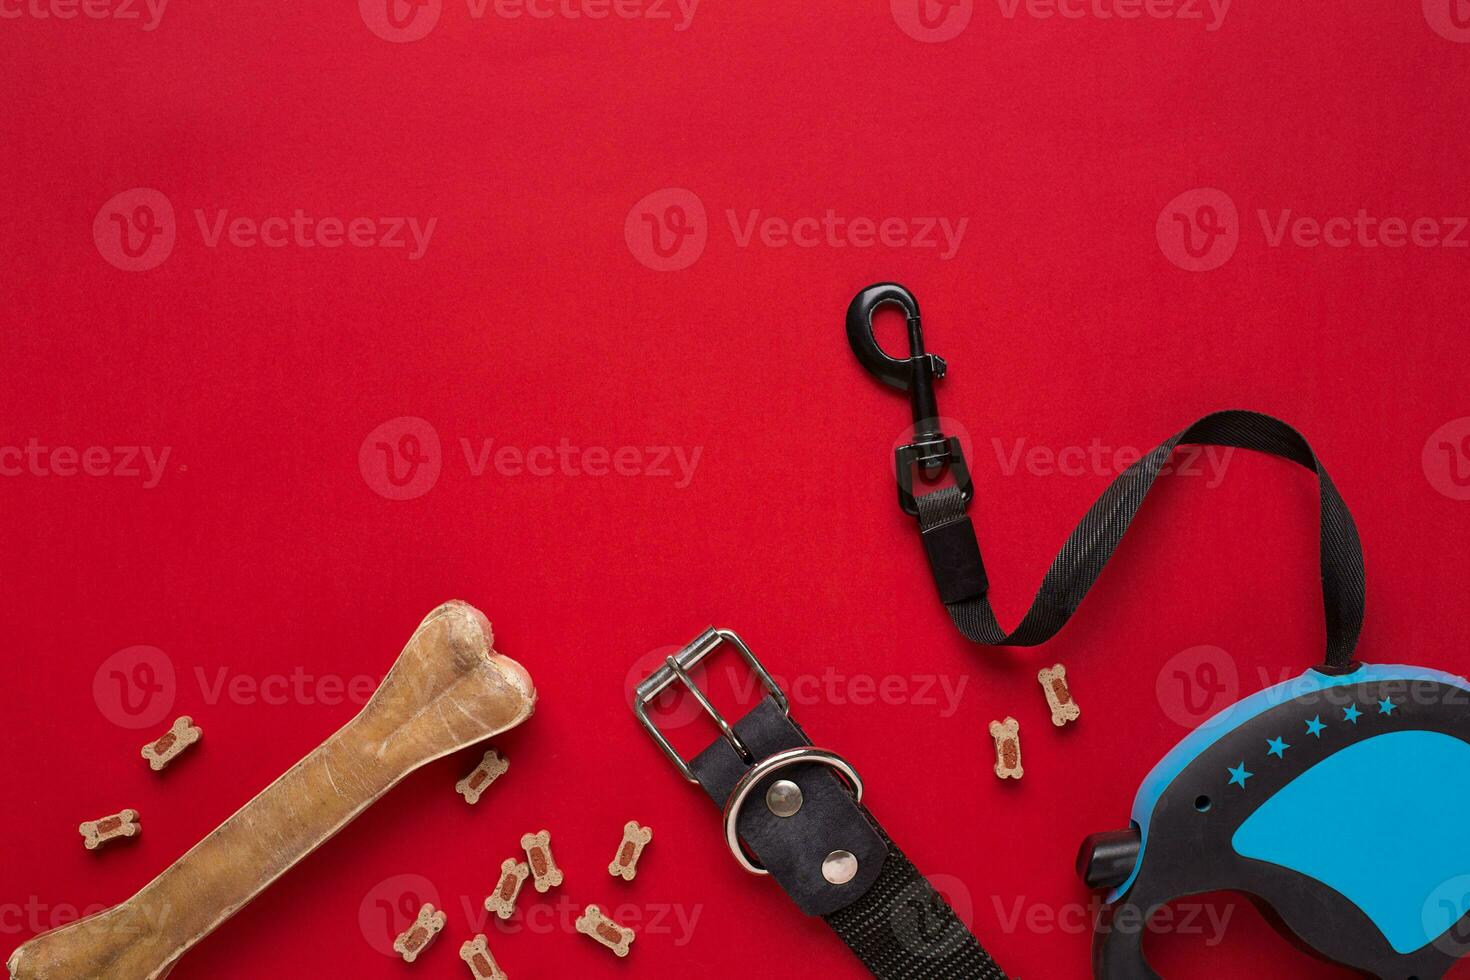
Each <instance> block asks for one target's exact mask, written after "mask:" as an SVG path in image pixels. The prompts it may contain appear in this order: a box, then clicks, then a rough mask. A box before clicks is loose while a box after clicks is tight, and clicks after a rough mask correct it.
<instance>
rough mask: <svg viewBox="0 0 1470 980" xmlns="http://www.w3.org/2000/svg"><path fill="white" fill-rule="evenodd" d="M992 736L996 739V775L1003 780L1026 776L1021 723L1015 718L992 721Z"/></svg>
mask: <svg viewBox="0 0 1470 980" xmlns="http://www.w3.org/2000/svg"><path fill="white" fill-rule="evenodd" d="M990 735H991V737H992V738H994V739H995V774H996V775H997V776H999V777H1000V778H1001V779H1020V778H1021V777H1022V776H1024V775H1026V770H1025V769H1023V768H1021V723H1020V722H1018V721H1016V719H1014V718H1007V719H1006V720H1005V721H1003V722H1002V721H992V722H991V723H990Z"/></svg>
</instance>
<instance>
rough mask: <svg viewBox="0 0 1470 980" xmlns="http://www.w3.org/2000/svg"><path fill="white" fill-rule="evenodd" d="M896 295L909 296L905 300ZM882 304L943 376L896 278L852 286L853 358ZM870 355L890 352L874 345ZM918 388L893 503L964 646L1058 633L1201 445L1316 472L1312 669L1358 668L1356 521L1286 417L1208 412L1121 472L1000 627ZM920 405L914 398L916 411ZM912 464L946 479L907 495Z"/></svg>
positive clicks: (957, 475) (914, 362) (966, 481)
mask: <svg viewBox="0 0 1470 980" xmlns="http://www.w3.org/2000/svg"><path fill="white" fill-rule="evenodd" d="M900 297H907V299H906V301H903V300H901V299H900ZM885 303H900V304H901V305H903V306H904V307H905V308H906V310H907V311H908V312H909V335H910V342H911V348H912V349H913V351H914V353H913V355H912V356H911V357H910V359H909V365H910V370H911V372H912V375H913V376H914V377H915V378H916V377H917V376H918V375H919V374H921V373H925V374H928V373H929V372H930V367H929V365H930V364H931V363H932V362H934V361H937V362H938V363H939V364H940V365H941V371H940V372H939V373H934V374H930V376H929V378H928V380H931V381H932V378H933V377H939V376H941V375H942V366H943V364H944V362H943V361H940V360H939V359H938V358H935V357H934V355H932V354H927V353H924V350H923V336H922V332H921V328H920V323H919V312H918V303H917V301H915V300H914V299H913V296H912V294H909V293H908V290H906V289H904V288H903V287H902V286H898V285H896V284H893V283H885V284H882V285H881V286H873V287H869V288H868V289H866V290H864V291H863V292H861V293H859V294H858V296H857V298H855V299H854V300H853V302H852V305H851V306H850V307H849V308H848V314H847V333H848V340H849V342H850V343H851V344H852V346H853V350H854V352H855V353H857V354H858V358H859V360H861V361H862V362H863V364H864V365H865V366H868V367H869V368H870V370H871V364H872V363H873V361H874V356H873V350H878V347H877V341H876V340H875V339H874V337H873V329H872V316H873V313H874V311H875V310H876V309H877V308H878V307H879V306H881V305H884V304H885ZM878 353H879V354H881V355H882V356H883V357H885V358H886V357H887V355H886V354H883V353H882V351H881V350H878ZM889 360H897V359H894V358H889ZM900 363H902V362H900ZM879 377H880V380H883V381H884V382H885V383H887V384H890V385H892V386H893V387H898V388H901V389H903V390H910V391H912V392H915V393H917V392H918V391H919V390H920V388H919V386H916V385H913V383H912V381H911V383H910V385H909V386H904V385H901V384H899V383H897V379H899V377H900V376H899V375H898V374H897V373H896V372H894V371H892V370H890V371H889V372H888V373H887V374H884V375H879ZM925 390H927V403H926V406H925V408H926V409H927V410H930V411H931V412H932V414H931V415H930V417H929V418H928V420H927V424H925V425H920V424H919V423H918V420H917V419H916V423H915V433H916V435H915V442H914V443H913V444H911V445H908V446H903V447H900V448H899V449H898V451H897V457H898V458H897V462H898V467H899V469H898V482H899V502H900V505H901V506H902V507H903V509H904V510H905V511H906V512H907V513H910V514H914V515H915V516H917V517H918V520H919V531H920V535H921V537H922V538H923V541H924V547H925V551H926V552H927V553H928V556H929V563H930V567H931V568H932V569H933V571H934V580H935V584H936V585H937V586H938V588H939V594H940V598H941V600H942V601H943V602H944V604H945V606H946V607H947V608H948V610H949V614H950V618H952V619H953V620H954V623H955V625H956V626H957V627H958V628H959V629H960V632H962V633H964V635H965V636H966V637H968V638H969V639H970V640H972V641H973V642H975V643H980V644H984V645H987V646H1027V647H1029V646H1036V645H1038V644H1040V643H1044V642H1046V641H1047V640H1049V639H1051V638H1052V637H1053V636H1055V635H1056V634H1057V632H1058V631H1059V630H1060V629H1061V628H1062V627H1063V626H1065V625H1066V623H1067V621H1068V620H1069V619H1071V617H1072V614H1073V613H1074V612H1076V611H1077V607H1078V606H1079V605H1081V603H1082V599H1083V598H1084V597H1085V596H1086V595H1087V593H1088V591H1089V590H1090V589H1091V588H1092V586H1093V583H1095V582H1096V581H1097V579H1098V576H1099V575H1101V574H1102V570H1103V568H1105V567H1106V566H1107V563H1108V559H1110V558H1111V557H1112V556H1113V553H1114V552H1115V551H1116V550H1117V547H1118V544H1119V542H1120V541H1122V539H1123V535H1124V534H1125V533H1127V531H1128V528H1129V526H1130V525H1131V524H1132V522H1133V518H1134V516H1135V515H1136V514H1137V513H1138V509H1139V507H1141V506H1142V505H1143V501H1144V499H1145V498H1146V497H1147V496H1148V493H1149V491H1150V490H1151V489H1152V488H1153V486H1154V482H1155V480H1157V479H1158V476H1159V474H1160V472H1162V470H1163V469H1164V466H1165V465H1166V464H1167V463H1168V461H1169V458H1170V456H1171V455H1172V454H1173V452H1174V450H1175V449H1176V448H1177V447H1179V446H1181V445H1208V446H1222V447H1232V448H1236V449H1249V450H1253V451H1255V452H1262V453H1268V454H1270V455H1273V456H1279V457H1281V458H1282V459H1288V460H1291V461H1292V462H1294V463H1297V464H1298V465H1300V466H1303V467H1305V468H1306V469H1308V470H1311V471H1312V472H1313V473H1315V474H1316V475H1317V481H1318V487H1319V498H1320V510H1321V531H1320V536H1321V542H1320V544H1321V567H1322V598H1323V606H1324V609H1325V615H1326V621H1327V654H1326V660H1325V662H1324V663H1323V664H1322V665H1321V666H1319V667H1318V668H1317V669H1318V670H1319V671H1321V672H1323V673H1328V674H1344V673H1349V672H1351V671H1352V670H1354V669H1356V666H1357V665H1356V664H1355V662H1354V661H1353V651H1354V650H1355V649H1356V647H1357V645H1358V637H1359V635H1360V634H1361V633H1362V628H1363V606H1364V602H1365V595H1366V594H1365V590H1364V578H1363V552H1362V545H1361V543H1360V541H1359V539H1358V530H1357V526H1356V525H1355V524H1354V523H1353V517H1352V514H1351V513H1350V512H1349V511H1348V507H1347V504H1346V503H1344V502H1343V499H1342V496H1341V494H1339V493H1338V491H1337V488H1336V486H1334V485H1333V483H1332V478H1331V477H1330V476H1328V474H1327V470H1326V468H1325V467H1324V466H1323V465H1322V463H1321V461H1320V460H1319V459H1318V458H1317V456H1316V454H1315V453H1314V452H1313V451H1312V447H1311V446H1310V445H1309V444H1308V443H1307V440H1306V439H1305V438H1303V437H1302V435H1301V433H1299V432H1297V431H1296V430H1295V429H1293V428H1292V427H1291V426H1289V425H1287V424H1286V423H1285V422H1283V421H1281V420H1280V419H1277V418H1273V417H1271V416H1269V415H1263V414H1261V413H1259V412H1250V411H1243V410H1230V411H1223V412H1215V413H1212V414H1210V415H1206V416H1205V417H1204V418H1202V419H1200V420H1199V421H1197V422H1195V423H1194V424H1193V425H1191V426H1189V427H1188V428H1187V429H1185V430H1184V431H1182V432H1180V433H1178V434H1177V435H1175V436H1173V437H1172V438H1171V439H1169V440H1167V441H1166V442H1164V443H1163V444H1162V445H1160V446H1158V447H1157V448H1156V449H1154V450H1153V451H1152V452H1150V453H1149V454H1148V455H1146V456H1145V457H1144V458H1143V459H1141V460H1139V461H1138V462H1137V463H1135V464H1134V465H1132V466H1130V467H1128V469H1126V470H1124V471H1123V473H1121V474H1120V475H1119V476H1118V478H1117V479H1115V480H1114V481H1113V483H1112V485H1110V486H1109V487H1108V489H1107V490H1106V491H1104V492H1103V494H1102V496H1101V497H1099V498H1098V499H1097V501H1096V502H1095V503H1094V504H1093V505H1092V507H1091V508H1089V509H1088V511H1087V513H1086V515H1085V516H1084V517H1083V518H1082V520H1081V522H1080V523H1079V524H1078V525H1077V527H1076V529H1074V530H1073V531H1072V533H1071V535H1070V536H1069V537H1068V538H1067V542H1066V544H1065V545H1064V546H1063V547H1062V550H1061V553H1060V554H1059V555H1057V557H1056V560H1055V561H1053V562H1052V565H1051V567H1050V568H1049V569H1048V570H1047V573H1046V576H1045V577H1044V578H1043V579H1042V583H1041V588H1040V589H1039V590H1038V591H1037V594H1036V598H1035V600H1034V601H1033V602H1032V604H1031V608H1030V609H1029V610H1027V612H1026V615H1025V616H1024V617H1023V618H1022V620H1021V623H1020V625H1019V626H1017V627H1016V628H1015V629H1014V630H1011V631H1009V632H1007V631H1006V630H1005V629H1003V628H1002V627H1001V625H1000V623H999V621H998V620H997V619H996V616H995V611H994V609H992V608H991V605H990V600H989V598H988V593H989V589H990V585H989V581H988V579H987V577H986V574H985V565H984V562H983V560H982V558H981V555H980V546H979V542H978V539H977V538H976V536H975V528H974V525H973V524H972V522H971V521H970V518H969V516H968V514H967V513H966V508H967V505H968V503H969V500H970V499H971V497H973V495H974V489H973V484H972V482H971V476H970V473H969V468H968V466H966V465H965V463H964V457H963V452H962V451H961V450H960V446H959V440H957V439H954V438H949V437H946V436H945V435H944V434H943V432H941V431H940V429H939V426H938V423H937V421H936V418H935V417H936V416H937V414H938V412H937V408H936V407H935V398H934V395H933V391H932V387H931V388H928V389H925ZM918 411H919V406H918V403H917V401H916V402H915V414H916V416H917V414H918ZM916 465H928V466H929V467H930V468H931V470H938V469H942V467H943V466H946V465H947V466H949V468H950V471H951V473H952V475H953V477H954V481H955V485H954V486H948V487H945V488H943V489H941V490H935V491H932V492H930V493H926V494H922V495H916V494H915V493H914V492H913V468H914V466H916Z"/></svg>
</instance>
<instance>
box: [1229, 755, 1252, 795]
mask: <svg viewBox="0 0 1470 980" xmlns="http://www.w3.org/2000/svg"><path fill="white" fill-rule="evenodd" d="M1225 771H1226V772H1228V773H1230V785H1231V786H1239V787H1240V788H1241V789H1245V781H1246V780H1247V779H1250V778H1251V777H1252V776H1254V775H1255V773H1253V772H1246V771H1245V762H1244V761H1242V762H1241V764H1240V765H1239V766H1237V767H1235V768H1234V769H1231V768H1229V767H1227V768H1226V770H1225Z"/></svg>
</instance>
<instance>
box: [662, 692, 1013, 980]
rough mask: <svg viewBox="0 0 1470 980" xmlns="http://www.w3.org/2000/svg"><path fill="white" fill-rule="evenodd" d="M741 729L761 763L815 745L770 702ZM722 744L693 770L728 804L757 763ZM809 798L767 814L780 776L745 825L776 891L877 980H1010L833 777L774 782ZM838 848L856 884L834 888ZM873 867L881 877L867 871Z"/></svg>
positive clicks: (753, 801) (760, 787) (812, 772)
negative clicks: (828, 930) (831, 867)
mask: <svg viewBox="0 0 1470 980" xmlns="http://www.w3.org/2000/svg"><path fill="white" fill-rule="evenodd" d="M734 730H735V732H736V733H737V734H738V735H739V737H740V739H741V741H742V742H743V743H744V744H745V745H747V746H748V747H749V748H750V749H751V751H752V752H753V753H754V758H755V759H756V760H759V759H762V758H766V757H769V756H771V755H773V754H775V753H777V752H780V751H783V750H787V749H792V748H798V747H810V746H811V741H810V739H808V738H807V736H806V733H805V732H803V731H802V730H801V727H800V726H799V725H797V724H796V722H795V721H793V720H792V719H791V718H790V717H788V716H787V715H786V713H785V712H784V711H783V710H781V709H780V708H779V707H778V706H777V704H776V702H775V701H774V700H773V699H771V698H769V697H767V698H765V699H764V700H763V701H761V702H760V703H759V704H757V705H756V706H755V708H753V709H752V710H751V711H750V712H749V713H748V714H747V715H746V716H745V717H744V718H741V719H740V720H739V721H737V722H735V724H734ZM754 764H755V763H753V762H747V761H745V760H743V759H741V757H740V756H739V755H738V754H737V753H736V752H735V750H734V749H733V748H732V747H731V746H730V744H729V743H728V742H727V741H726V740H725V739H723V738H720V739H716V740H715V741H714V742H712V743H711V744H710V745H709V747H708V748H706V749H705V750H704V751H703V752H701V753H699V755H697V756H695V757H694V759H692V760H691V761H690V763H689V766H690V769H691V770H692V771H693V773H694V774H695V776H696V777H697V779H698V780H699V783H700V785H701V786H702V787H703V789H704V791H705V792H706V793H707V794H708V795H709V797H710V799H711V800H713V801H714V803H715V804H716V805H717V806H722V807H723V806H724V805H725V802H726V800H728V799H729V797H730V793H731V790H732V789H733V787H734V786H735V785H736V783H737V782H738V781H739V780H740V778H741V777H742V776H744V775H745V773H746V772H748V771H749V770H750V769H751V768H752V767H753V765H754ZM777 775H779V776H780V778H782V779H787V780H791V781H793V782H795V783H796V784H797V785H798V786H799V787H800V789H801V791H802V798H803V803H802V805H801V807H800V809H799V810H798V811H797V812H796V813H795V814H793V815H790V816H787V817H778V816H775V815H774V814H773V813H771V812H770V810H769V809H768V808H767V807H766V805H765V803H764V800H765V793H766V790H767V789H768V788H769V785H770V783H772V782H774V781H775V778H776V776H771V777H768V778H767V779H766V780H765V781H764V782H763V783H759V784H757V785H756V787H755V791H754V792H753V793H752V794H751V796H750V797H749V800H748V802H747V803H746V805H745V807H744V808H743V809H742V810H741V815H740V819H739V823H738V827H739V831H740V836H741V839H742V840H743V841H744V842H745V844H746V845H747V846H748V847H749V848H750V850H751V851H752V852H753V853H754V854H755V856H756V857H757V858H758V859H759V860H760V862H761V863H762V864H763V865H764V866H765V868H766V870H767V871H769V873H770V874H771V876H772V877H773V878H774V879H775V881H776V883H777V884H779V885H780V886H781V887H782V888H783V889H785V891H786V893H787V895H788V896H789V897H790V898H791V900H792V901H794V902H795V903H796V904H797V905H798V906H799V907H801V908H802V909H803V910H804V911H808V912H813V913H815V914H820V915H821V916H822V918H823V919H824V921H826V922H827V924H828V925H829V926H831V927H832V930H833V931H834V932H836V933H837V935H838V937H839V938H840V939H841V940H842V941H843V942H844V943H846V944H847V945H848V947H849V948H850V949H851V950H852V951H853V952H854V953H856V954H857V956H858V958H859V959H861V960H862V962H863V964H864V965H865V966H867V968H868V969H869V970H870V971H871V972H872V973H873V975H874V976H875V977H878V978H879V980H1005V974H1004V973H1002V972H1001V970H1000V968H999V967H997V966H996V965H995V962H994V961H993V960H992V959H991V958H990V956H989V955H987V954H986V952H985V950H984V949H982V948H981V946H980V943H979V941H978V940H977V939H976V938H975V937H974V936H973V935H972V934H971V933H970V930H969V929H968V928H967V927H966V926H965V924H964V923H963V922H961V921H960V919H959V916H957V915H956V914H955V912H954V909H952V908H951V907H950V906H949V904H948V903H947V902H946V901H945V900H944V898H943V897H942V896H941V895H940V894H939V893H938V892H937V891H935V890H934V887H933V886H932V885H930V884H929V882H928V881H927V880H925V878H924V876H923V875H921V874H919V872H918V870H917V869H916V868H915V867H914V865H913V864H912V863H910V861H909V859H908V858H907V857H905V856H904V854H903V852H902V851H900V850H899V849H898V848H897V847H896V846H895V845H894V843H893V841H892V839H891V838H890V837H889V836H888V834H887V833H886V832H884V830H883V829H882V828H881V827H880V826H879V825H878V821H877V820H875V819H873V815H872V813H871V812H869V810H868V809H867V807H865V806H863V805H862V804H861V803H858V802H856V801H855V800H853V798H852V796H851V794H850V792H849V791H848V790H847V789H845V788H843V787H842V785H841V784H840V783H839V782H838V780H837V779H836V777H834V776H833V775H832V773H831V771H830V770H828V769H825V768H823V767H821V766H814V765H811V764H809V763H804V764H800V765H795V766H792V767H790V768H788V769H785V770H783V771H782V772H781V773H779V774H777ZM837 848H841V849H843V850H846V851H848V852H850V853H852V854H855V855H856V856H857V858H858V862H859V873H858V875H857V877H855V878H854V879H853V880H851V881H849V882H847V883H845V884H840V885H836V884H831V883H829V882H827V881H825V880H824V879H823V878H822V875H821V868H822V864H823V858H824V857H826V856H827V855H828V854H829V853H831V852H832V851H833V850H835V849H837ZM870 868H871V869H873V870H874V871H876V874H870V873H867V872H868V869H870Z"/></svg>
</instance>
